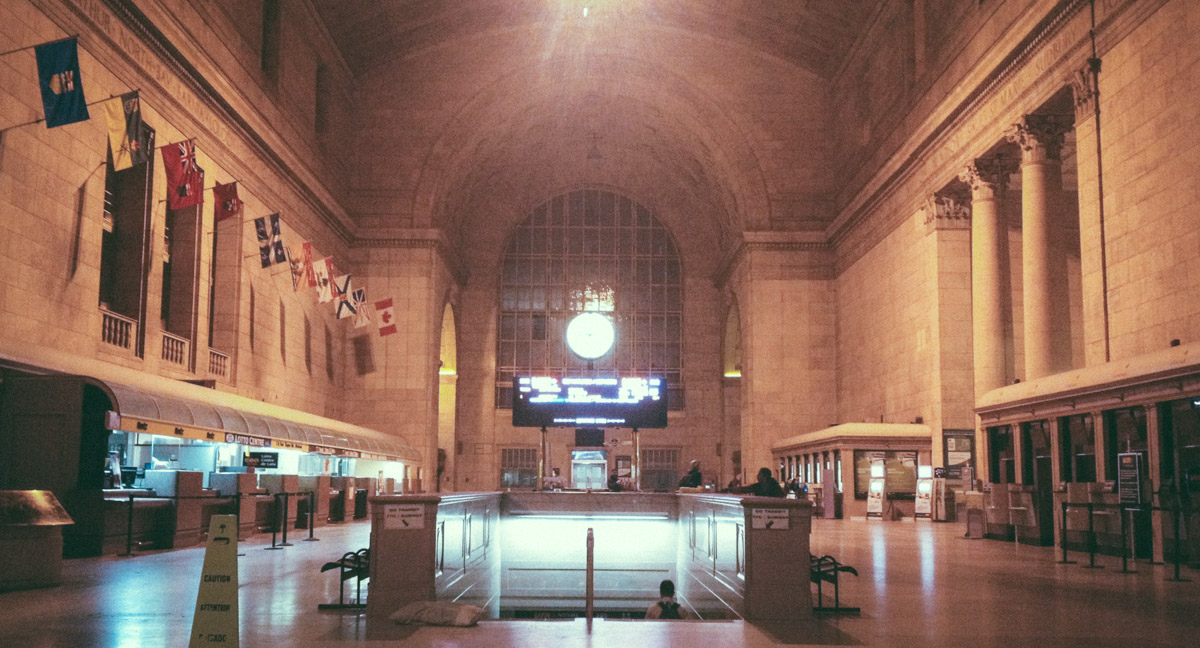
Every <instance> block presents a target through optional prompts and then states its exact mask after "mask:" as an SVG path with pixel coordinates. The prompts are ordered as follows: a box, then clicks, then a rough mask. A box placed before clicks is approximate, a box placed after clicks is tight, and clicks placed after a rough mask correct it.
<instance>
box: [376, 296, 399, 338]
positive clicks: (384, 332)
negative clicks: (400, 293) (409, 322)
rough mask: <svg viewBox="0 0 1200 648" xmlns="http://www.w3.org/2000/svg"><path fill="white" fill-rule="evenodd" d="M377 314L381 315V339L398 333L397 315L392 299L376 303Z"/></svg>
mask: <svg viewBox="0 0 1200 648" xmlns="http://www.w3.org/2000/svg"><path fill="white" fill-rule="evenodd" d="M375 312H376V313H378V314H379V337H387V336H389V335H391V334H393V333H395V332H396V314H395V313H394V312H393V311H392V298H391V297H388V298H387V299H380V300H379V301H377V302H375Z"/></svg>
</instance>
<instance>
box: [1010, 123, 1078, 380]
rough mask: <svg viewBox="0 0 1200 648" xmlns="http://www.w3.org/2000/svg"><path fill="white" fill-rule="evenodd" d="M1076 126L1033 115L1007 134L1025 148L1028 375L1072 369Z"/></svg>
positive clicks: (1024, 271)
mask: <svg viewBox="0 0 1200 648" xmlns="http://www.w3.org/2000/svg"><path fill="white" fill-rule="evenodd" d="M1069 128H1070V126H1069V124H1067V123H1066V120H1064V119H1062V118H1060V117H1057V116H1054V115H1027V116H1025V118H1024V119H1022V120H1021V121H1020V122H1018V123H1016V124H1014V125H1013V126H1012V127H1011V128H1010V129H1009V131H1008V133H1006V136H1007V138H1008V140H1009V141H1011V142H1013V143H1015V144H1017V145H1018V146H1019V147H1020V148H1021V223H1022V227H1021V231H1022V234H1021V236H1022V238H1021V244H1022V248H1023V253H1022V263H1021V267H1022V277H1021V279H1022V286H1023V291H1024V305H1025V308H1024V311H1025V312H1024V317H1025V376H1026V378H1027V379H1029V380H1032V379H1034V378H1040V377H1042V376H1047V375H1050V374H1055V373H1059V372H1062V371H1067V370H1069V369H1071V364H1072V361H1071V294H1070V287H1069V283H1068V279H1067V254H1066V250H1065V249H1064V246H1063V240H1064V238H1065V236H1064V235H1063V234H1064V230H1065V227H1064V226H1063V218H1064V216H1063V212H1064V209H1063V207H1062V159H1061V154H1062V144H1063V137H1064V135H1065V134H1066V132H1067V130H1068V129H1069Z"/></svg>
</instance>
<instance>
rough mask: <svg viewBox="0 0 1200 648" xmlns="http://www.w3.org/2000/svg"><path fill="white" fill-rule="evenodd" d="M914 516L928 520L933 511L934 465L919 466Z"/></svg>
mask: <svg viewBox="0 0 1200 648" xmlns="http://www.w3.org/2000/svg"><path fill="white" fill-rule="evenodd" d="M915 504H916V506H915V508H914V510H913V517H915V518H916V519H918V520H928V519H929V518H930V514H931V513H933V466H917V495H916V503H915Z"/></svg>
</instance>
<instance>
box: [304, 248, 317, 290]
mask: <svg viewBox="0 0 1200 648" xmlns="http://www.w3.org/2000/svg"><path fill="white" fill-rule="evenodd" d="M300 250H301V255H302V256H303V262H304V277H305V279H307V280H308V287H309V288H316V287H317V273H315V272H313V255H312V243H309V242H308V241H305V242H303V243H301V244H300Z"/></svg>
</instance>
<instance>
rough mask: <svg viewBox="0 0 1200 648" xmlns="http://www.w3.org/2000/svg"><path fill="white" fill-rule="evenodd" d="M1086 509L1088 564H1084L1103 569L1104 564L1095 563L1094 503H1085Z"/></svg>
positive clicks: (1085, 566)
mask: <svg viewBox="0 0 1200 648" xmlns="http://www.w3.org/2000/svg"><path fill="white" fill-rule="evenodd" d="M1087 510H1088V564H1086V565H1084V568H1086V569H1104V565H1097V564H1096V517H1095V512H1096V505H1095V504H1093V503H1092V502H1088V504H1087Z"/></svg>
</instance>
